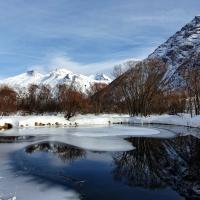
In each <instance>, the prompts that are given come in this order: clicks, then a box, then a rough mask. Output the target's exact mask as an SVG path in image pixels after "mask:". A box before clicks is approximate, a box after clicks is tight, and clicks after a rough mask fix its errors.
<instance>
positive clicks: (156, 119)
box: [0, 114, 200, 128]
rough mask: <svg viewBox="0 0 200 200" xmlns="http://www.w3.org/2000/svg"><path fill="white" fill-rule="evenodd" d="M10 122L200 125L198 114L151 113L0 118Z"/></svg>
mask: <svg viewBox="0 0 200 200" xmlns="http://www.w3.org/2000/svg"><path fill="white" fill-rule="evenodd" d="M5 123H7V124H11V125H12V126H13V127H17V128H24V127H42V126H45V127H55V126H63V127H71V126H72V127H74V126H85V125H86V126H88V125H109V124H117V123H120V124H123V123H130V124H167V125H178V126H188V127H200V116H195V117H192V118H191V117H190V115H189V114H181V115H167V114H165V115H151V116H148V117H129V116H128V115H118V114H101V115H92V114H89V115H78V116H76V117H73V118H71V119H70V120H66V119H65V118H64V116H63V115H57V116H54V115H43V116H40V115H30V116H19V115H15V116H5V117H1V118H0V126H3V125H5Z"/></svg>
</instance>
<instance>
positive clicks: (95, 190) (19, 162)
mask: <svg viewBox="0 0 200 200" xmlns="http://www.w3.org/2000/svg"><path fill="white" fill-rule="evenodd" d="M199 134H200V130H199V129H197V128H186V127H177V126H164V125H162V126H159V125H150V126H143V127H139V126H137V127H136V126H123V125H112V126H107V127H105V126H94V127H77V128H32V129H30V128H29V129H28V128H27V129H12V130H9V131H7V132H4V133H1V137H0V141H1V144H0V199H2V200H7V199H10V200H14V199H17V200H18V199H19V200H35V199H38V200H39V199H41V200H45V199H48V200H55V199H56V200H66V199H97V200H100V199H101V200H102V199H120V200H121V199H131V200H132V199H142V200H143V199H144V200H145V199H148V200H149V199H150V200H151V199H152V200H154V199H162V200H165V199H166V200H168V199H171V200H173V199H174V200H175V199H176V200H178V199H199V198H200V178H199V177H200V140H199V138H198V137H199Z"/></svg>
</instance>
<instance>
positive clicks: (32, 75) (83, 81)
mask: <svg viewBox="0 0 200 200" xmlns="http://www.w3.org/2000/svg"><path fill="white" fill-rule="evenodd" d="M111 81H112V79H111V78H109V77H108V76H107V75H105V74H101V73H100V74H97V75H90V76H85V75H82V74H77V73H73V72H72V71H69V70H67V69H65V68H56V69H55V70H53V71H50V72H48V73H46V74H42V73H39V72H37V71H36V70H29V71H27V72H25V73H22V74H19V75H16V76H12V77H8V78H6V79H3V80H0V84H1V85H8V86H10V87H12V88H14V89H15V90H17V91H21V92H25V91H26V90H27V89H28V87H29V86H30V85H32V84H35V85H49V86H50V88H52V89H53V88H55V87H56V85H58V84H66V85H71V84H72V83H74V85H75V86H76V87H77V88H78V89H79V90H80V91H81V92H86V90H89V89H90V87H91V86H92V85H93V84H95V83H97V84H98V83H100V84H106V85H108V84H109V83H110V82H111Z"/></svg>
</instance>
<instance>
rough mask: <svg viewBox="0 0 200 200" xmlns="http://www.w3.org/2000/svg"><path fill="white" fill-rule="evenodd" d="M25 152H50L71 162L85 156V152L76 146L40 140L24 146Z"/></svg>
mask: <svg viewBox="0 0 200 200" xmlns="http://www.w3.org/2000/svg"><path fill="white" fill-rule="evenodd" d="M26 152H27V153H30V154H32V153H35V152H51V153H54V154H55V155H57V156H58V157H59V158H60V159H61V160H62V161H63V162H72V161H74V160H76V159H80V158H82V157H84V156H85V154H86V152H85V151H84V150H83V149H81V148H78V147H75V146H72V145H68V144H65V143H60V142H59V143H58V142H41V143H38V144H33V145H30V146H28V147H26Z"/></svg>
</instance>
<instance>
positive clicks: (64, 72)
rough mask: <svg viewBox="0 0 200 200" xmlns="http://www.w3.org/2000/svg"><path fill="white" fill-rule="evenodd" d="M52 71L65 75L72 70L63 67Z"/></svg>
mask: <svg viewBox="0 0 200 200" xmlns="http://www.w3.org/2000/svg"><path fill="white" fill-rule="evenodd" d="M52 73H55V74H60V75H67V74H71V73H72V72H71V71H69V70H67V69H65V68H56V69H55V70H53V71H52Z"/></svg>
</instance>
